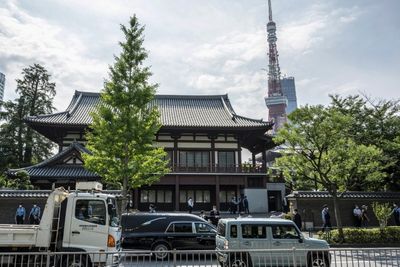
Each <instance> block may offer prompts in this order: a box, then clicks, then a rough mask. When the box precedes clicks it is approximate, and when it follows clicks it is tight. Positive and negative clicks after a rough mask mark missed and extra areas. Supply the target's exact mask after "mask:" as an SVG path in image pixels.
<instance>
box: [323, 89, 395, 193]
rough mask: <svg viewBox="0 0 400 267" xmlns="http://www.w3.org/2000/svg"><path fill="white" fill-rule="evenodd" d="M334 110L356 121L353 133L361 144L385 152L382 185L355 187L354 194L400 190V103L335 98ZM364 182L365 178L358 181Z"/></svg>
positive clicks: (356, 185) (356, 140)
mask: <svg viewBox="0 0 400 267" xmlns="http://www.w3.org/2000/svg"><path fill="white" fill-rule="evenodd" d="M331 100H332V101H331V105H330V106H331V107H332V108H334V109H335V110H337V111H339V112H340V113H342V114H346V115H349V116H351V117H352V118H353V124H352V125H350V129H349V133H350V134H351V135H352V136H353V139H354V141H355V142H356V143H357V144H364V145H374V146H376V147H378V148H380V149H382V151H383V154H384V156H385V157H384V158H383V163H384V164H386V166H387V167H386V168H385V170H384V171H385V173H387V175H386V177H385V179H384V180H382V182H381V183H375V184H372V185H369V186H368V187H363V186H362V184H361V183H357V182H356V183H354V187H353V188H352V190H382V189H388V190H397V191H398V190H400V116H399V115H400V103H399V101H398V100H379V101H374V100H371V99H369V98H368V97H362V96H358V95H356V96H348V97H340V96H338V95H334V96H331ZM357 179H359V181H362V180H363V179H364V177H357Z"/></svg>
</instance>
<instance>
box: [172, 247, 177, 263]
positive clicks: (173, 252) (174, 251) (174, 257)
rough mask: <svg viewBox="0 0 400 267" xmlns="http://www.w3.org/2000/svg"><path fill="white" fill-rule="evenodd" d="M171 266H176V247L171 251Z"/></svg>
mask: <svg viewBox="0 0 400 267" xmlns="http://www.w3.org/2000/svg"><path fill="white" fill-rule="evenodd" d="M172 266H174V267H175V266H176V249H174V250H173V251H172Z"/></svg>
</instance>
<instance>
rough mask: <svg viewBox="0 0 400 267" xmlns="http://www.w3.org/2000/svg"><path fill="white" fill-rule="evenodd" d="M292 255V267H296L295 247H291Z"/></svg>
mask: <svg viewBox="0 0 400 267" xmlns="http://www.w3.org/2000/svg"><path fill="white" fill-rule="evenodd" d="M292 255H293V267H296V248H295V247H293V250H292Z"/></svg>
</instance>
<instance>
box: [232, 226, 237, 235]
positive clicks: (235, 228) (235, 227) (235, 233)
mask: <svg viewBox="0 0 400 267" xmlns="http://www.w3.org/2000/svg"><path fill="white" fill-rule="evenodd" d="M231 237H232V238H237V225H231Z"/></svg>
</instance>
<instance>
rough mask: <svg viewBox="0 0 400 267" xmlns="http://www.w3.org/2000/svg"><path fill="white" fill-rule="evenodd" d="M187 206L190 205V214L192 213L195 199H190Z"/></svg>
mask: <svg viewBox="0 0 400 267" xmlns="http://www.w3.org/2000/svg"><path fill="white" fill-rule="evenodd" d="M187 204H188V210H189V213H192V211H193V207H194V202H193V198H192V197H189V199H188V201H187Z"/></svg>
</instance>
